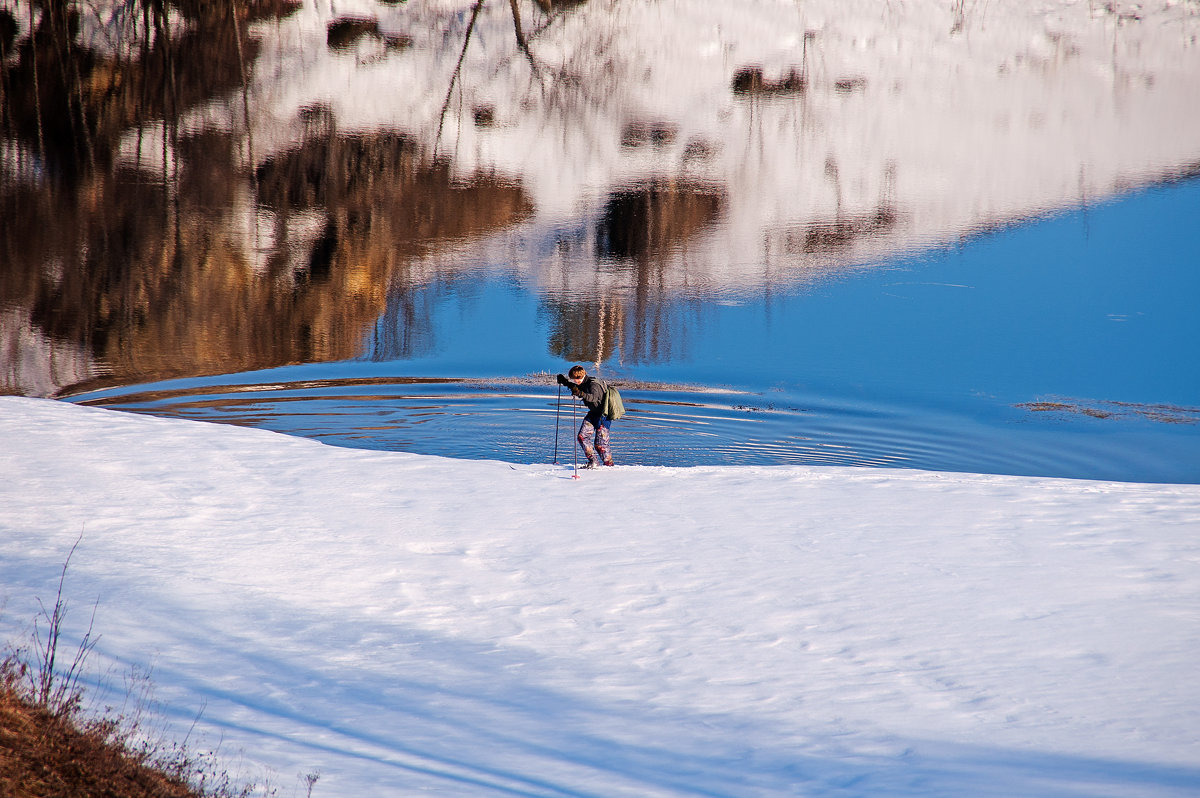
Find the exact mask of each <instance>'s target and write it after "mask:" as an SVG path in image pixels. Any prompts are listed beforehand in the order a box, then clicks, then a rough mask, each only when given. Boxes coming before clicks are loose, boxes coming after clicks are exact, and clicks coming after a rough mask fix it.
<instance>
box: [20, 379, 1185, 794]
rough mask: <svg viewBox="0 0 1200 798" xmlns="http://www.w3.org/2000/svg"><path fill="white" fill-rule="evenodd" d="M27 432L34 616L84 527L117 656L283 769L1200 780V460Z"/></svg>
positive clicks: (95, 417)
mask: <svg viewBox="0 0 1200 798" xmlns="http://www.w3.org/2000/svg"><path fill="white" fill-rule="evenodd" d="M623 423H625V422H621V423H619V424H618V425H617V427H616V428H615V430H614V444H615V446H616V451H617V454H618V457H619V452H620V449H619V447H620V438H621V429H620V427H621V424H623ZM630 423H636V421H633V422H630ZM549 438H550V433H548V440H547V451H548V452H549V447H550V440H549ZM0 440H3V441H4V445H3V446H2V447H0V477H2V479H0V581H2V584H3V592H4V596H3V599H4V601H5V609H4V612H3V615H2V616H0V626H2V629H3V631H4V632H5V634H6V637H7V638H8V639H10V640H11V639H14V638H16V637H18V636H20V635H21V634H24V633H26V632H27V631H28V624H29V621H30V619H31V618H33V616H34V615H35V614H36V612H37V606H38V605H37V600H38V599H40V600H42V601H43V602H47V601H51V602H52V601H53V598H54V590H55V586H56V584H57V580H58V576H59V573H60V570H61V568H62V563H63V560H64V558H65V556H66V554H67V552H68V551H69V549H70V548H71V545H72V544H73V543H74V542H75V541H76V539H77V538H81V542H80V543H79V547H78V550H77V551H76V553H75V555H74V559H73V560H72V561H71V566H70V570H69V573H68V577H67V594H68V597H69V599H70V600H71V603H72V608H73V609H72V611H71V614H70V615H69V616H68V626H69V629H68V630H67V631H68V633H69V635H73V636H75V638H76V639H77V637H78V635H80V634H82V632H83V630H84V629H85V628H86V625H87V623H88V620H89V618H90V614H91V613H90V609H91V605H92V604H93V602H95V603H96V620H95V627H96V632H97V633H98V634H100V635H101V639H100V643H99V646H98V648H97V649H96V652H95V654H94V657H95V658H94V660H93V666H94V668H95V669H96V672H97V673H99V674H107V676H104V675H100V676H92V677H90V678H91V679H92V683H93V687H94V689H96V690H103V689H104V684H105V683H106V682H107V683H111V684H113V685H115V688H116V691H117V692H120V689H121V683H122V682H121V680H122V677H121V676H120V674H122V673H124V672H126V671H128V670H130V669H140V670H145V669H152V674H151V680H152V682H153V684H154V686H155V690H156V693H155V695H156V697H157V699H158V700H159V701H160V702H161V703H162V706H163V711H164V713H165V715H166V719H167V722H168V723H169V724H170V725H171V727H172V729H173V733H174V734H176V736H177V738H182V736H183V735H184V734H189V740H190V741H191V742H192V743H193V744H196V743H197V742H199V744H200V745H202V746H219V750H220V752H221V754H222V755H223V756H224V757H226V761H227V762H230V763H232V764H231V767H233V768H234V769H235V770H236V771H237V772H238V773H239V775H242V776H243V777H245V778H250V779H255V780H257V781H258V782H259V783H260V784H262V783H264V781H265V782H266V783H268V784H270V785H273V786H274V787H276V788H278V789H279V790H280V794H282V795H303V794H304V793H305V789H306V785H305V783H304V775H305V774H308V773H313V772H318V771H319V773H320V779H319V781H318V783H317V785H316V787H315V789H314V791H313V794H314V795H316V796H322V795H325V796H333V795H336V796H352V795H412V794H419V793H424V792H428V793H432V794H437V795H471V796H480V795H529V796H561V795H587V796H621V795H630V796H633V795H636V796H669V795H731V796H733V795H736V796H775V795H836V796H888V795H922V796H961V795H973V796H1013V795H1023V796H1084V795H1087V796H1167V795H1175V796H1179V795H1198V794H1200V767H1197V764H1196V763H1197V762H1198V761H1200V758H1198V757H1200V683H1198V680H1197V679H1196V678H1195V662H1196V660H1197V655H1198V654H1200V535H1197V532H1200V486H1195V485H1148V484H1132V483H1105V482H1085V481H1070V480H1057V479H1034V478H1018V477H1004V476H980V475H972V474H954V473H929V472H920V471H911V470H909V471H906V470H889V469H853V468H824V467H821V468H815V467H701V468H690V469H673V468H657V467H618V468H616V469H611V470H607V469H606V470H602V471H598V472H584V473H582V474H581V479H579V480H573V479H571V478H570V476H571V473H570V469H569V468H564V467H562V466H553V465H515V466H514V465H510V464H507V463H504V462H500V461H456V460H450V459H444V458H437V457H430V456H420V455H412V454H406V453H388V452H370V451H362V450H350V449H342V448H336V447H331V446H326V445H323V444H320V443H318V442H314V441H311V440H304V439H298V438H292V437H288V436H283V435H278V434H275V433H270V432H265V431H262V430H253V429H243V428H236V427H229V426H220V425H212V424H204V423H200V422H193V421H183V420H171V419H158V418H151V417H144V416H137V415H133V414H124V413H118V412H115V411H108V410H101V409H96V408H87V407H80V406H75V405H70V404H65V403H57V402H53V401H49V400H41V399H25V398H15V397H6V398H0ZM498 454H502V453H498ZM197 715H199V720H198V721H197V722H196V723H195V728H194V729H192V730H191V732H190V733H189V732H188V729H189V728H190V727H191V726H192V723H193V720H194V719H195V718H196V716H197Z"/></svg>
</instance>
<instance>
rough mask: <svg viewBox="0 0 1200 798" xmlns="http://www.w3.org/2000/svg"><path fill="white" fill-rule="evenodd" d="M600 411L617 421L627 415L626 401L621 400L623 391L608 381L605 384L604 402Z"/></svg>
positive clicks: (610, 419)
mask: <svg viewBox="0 0 1200 798" xmlns="http://www.w3.org/2000/svg"><path fill="white" fill-rule="evenodd" d="M600 412H601V413H603V414H604V416H605V417H606V418H607V419H608V420H609V421H616V420H617V419H619V418H620V417H621V416H623V415H625V403H624V402H622V401H621V392H620V391H618V390H617V389H616V388H615V387H613V386H612V385H609V384H608V383H605V384H604V404H602V405H600Z"/></svg>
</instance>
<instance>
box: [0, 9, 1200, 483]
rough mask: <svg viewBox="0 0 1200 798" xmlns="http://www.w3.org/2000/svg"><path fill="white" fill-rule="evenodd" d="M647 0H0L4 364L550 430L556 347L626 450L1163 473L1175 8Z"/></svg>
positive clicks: (1176, 462) (565, 451)
mask: <svg viewBox="0 0 1200 798" xmlns="http://www.w3.org/2000/svg"><path fill="white" fill-rule="evenodd" d="M668 5H669V10H670V13H669V14H666V16H663V14H665V13H666V12H664V10H663V9H664V8H666V6H662V4H642V5H625V6H620V5H619V4H618V5H613V4H601V3H596V2H591V3H569V4H563V3H550V2H539V3H532V2H528V3H526V2H518V3H491V4H486V3H461V4H455V3H454V2H440V3H424V2H417V0H410V2H408V3H400V4H396V3H375V2H367V1H366V0H364V1H363V2H360V3H354V4H351V6H347V7H346V8H340V7H339V9H334V7H333V6H332V5H331V4H318V3H301V2H296V3H288V2H273V3H250V4H236V3H231V4H228V5H227V6H226V5H223V4H211V6H204V7H199V6H196V7H193V6H180V7H179V8H178V9H174V10H172V11H170V12H169V13H168V12H167V11H164V10H163V9H164V8H165V7H163V6H155V5H147V6H146V9H145V13H144V14H124V13H119V14H118V13H115V12H114V13H112V14H111V15H110V16H105V13H106V12H104V11H103V9H104V8H107V7H106V6H104V5H103V4H100V5H98V6H95V7H94V8H92V9H91V10H90V11H87V12H86V13H84V14H83V16H82V18H81V21H80V22H79V24H77V25H75V26H74V27H72V26H70V25H63V24H61V22H56V21H55V19H53V18H50V17H43V16H42V15H41V12H40V11H38V10H37V9H36V8H33V7H30V6H28V5H26V4H22V3H18V4H17V5H16V6H14V7H13V9H5V10H0V22H3V23H5V24H3V25H0V33H3V34H4V40H3V41H2V42H0V44H3V46H4V48H5V49H4V52H5V53H6V54H7V55H6V56H5V60H4V61H3V64H4V78H5V83H4V85H5V86H7V87H13V88H12V90H11V91H9V92H8V94H6V95H5V97H6V100H5V104H4V119H3V125H2V131H0V133H2V134H3V136H2V139H3V145H4V146H3V152H2V154H3V166H4V169H3V172H2V175H0V176H2V178H3V183H2V186H0V188H2V192H0V238H2V240H3V249H2V252H0V256H2V257H3V258H4V265H3V268H2V269H0V344H2V346H0V366H2V368H0V374H2V376H3V389H4V390H5V391H6V392H9V393H22V394H28V395H39V396H55V397H59V398H63V399H67V400H69V401H74V402H80V403H85V404H89V405H96V406H103V407H108V408H113V409H117V410H125V411H132V412H140V413H150V414H154V415H161V416H171V417H185V418H193V419H200V420H205V421H213V422H220V423H231V424H240V425H248V426H255V427H262V428H266V429H271V430H276V431H280V432H284V433H287V434H293V435H299V436H304V437H311V438H316V439H319V440H322V441H325V442H327V443H330V444H335V445H342V446H351V447H363V448H371V449H382V450H397V451H411V452H418V453H424V454H435V455H444V456H450V457H464V458H494V459H502V460H508V461H513V462H549V461H551V460H552V459H557V460H558V461H559V462H571V461H572V458H573V457H574V452H575V450H574V447H573V435H572V430H573V428H574V426H575V425H576V424H577V423H578V420H579V416H578V414H579V410H578V408H577V407H575V406H573V405H572V403H571V402H570V401H568V400H567V399H566V398H564V397H561V396H560V395H559V393H558V390H557V386H556V385H555V383H554V379H553V375H554V374H556V373H558V372H565V371H566V370H567V368H569V367H570V365H572V364H574V363H580V364H583V365H585V366H586V367H587V368H588V370H589V371H590V372H592V373H595V374H599V375H600V376H602V377H603V378H605V379H607V380H610V381H612V382H614V383H615V384H617V385H618V386H620V387H621V389H622V393H623V395H624V397H625V402H626V407H627V409H628V415H627V417H626V418H625V419H623V420H621V421H620V422H618V423H617V424H616V426H615V427H614V433H613V434H614V453H615V455H616V458H617V461H618V462H619V463H622V464H646V465H657V464H662V465H684V466H690V465H714V464H814V465H824V464H836V465H863V466H896V467H911V468H922V469H933V470H948V471H972V472H986V473H1003V474H1027V475H1044V476H1061V477H1073V478H1101V479H1117V480H1134V481H1169V482H1200V355H1198V352H1200V316H1198V315H1197V312H1196V307H1197V305H1198V301H1197V300H1200V222H1198V221H1197V220H1198V219H1200V178H1198V177H1197V175H1200V124H1198V118H1197V113H1198V112H1197V111H1196V106H1195V103H1194V102H1193V101H1191V99H1190V98H1194V97H1195V96H1197V91H1198V90H1200V48H1197V47H1195V46H1194V42H1195V41H1197V36H1198V35H1200V17H1197V16H1196V15H1194V14H1190V13H1187V12H1186V10H1183V11H1181V10H1180V8H1178V7H1177V6H1175V5H1172V4H1165V3H1161V4H1160V3H1151V4H1147V5H1146V6H1145V7H1144V8H1143V9H1142V10H1141V11H1140V12H1139V13H1140V16H1137V18H1136V19H1135V18H1133V17H1129V16H1125V17H1117V16H1115V15H1114V14H1110V13H1109V11H1108V10H1106V9H1095V8H1091V4H1088V7H1086V8H1082V7H1077V6H1078V5H1079V4H1073V3H1068V2H1063V3H1059V4H1053V3H1052V4H1049V5H1048V6H1047V8H1048V9H1051V10H1050V11H1047V10H1046V9H1043V10H1041V11H1038V12H1036V13H1035V12H1033V11H1030V10H1027V9H1021V8H1000V7H997V8H994V9H993V8H991V7H990V6H989V7H988V8H987V9H985V10H983V11H982V12H980V11H979V10H978V9H977V10H976V13H972V14H970V15H964V14H963V10H962V9H961V8H960V9H959V10H958V12H957V14H954V13H952V12H951V11H948V10H947V8H948V7H949V5H948V4H944V3H936V2H932V0H930V2H924V0H913V2H912V3H911V4H906V5H905V7H904V8H899V7H896V8H893V6H892V4H887V6H886V8H884V7H881V8H879V9H877V10H866V11H864V10H862V9H858V10H855V9H850V8H848V7H847V6H845V4H841V3H833V2H815V3H812V4H808V5H806V6H804V7H803V8H801V7H799V6H797V7H796V8H791V7H785V6H783V5H780V4H777V3H756V2H749V3H747V4H746V5H745V6H743V7H739V10H738V12H737V13H732V12H730V11H729V8H728V7H727V6H726V5H725V4H715V3H706V2H702V1H701V0H675V2H673V3H670V4H668ZM943 6H945V7H943ZM1051 7H1052V8H1051ZM114 8H117V7H115V6H114ZM1089 9H1090V10H1089ZM173 15H178V16H173ZM181 20H182V21H184V22H186V24H180V23H181ZM231 20H233V21H236V23H237V24H230V22H231ZM35 29H36V30H37V32H38V33H37V35H36V36H31V35H30V31H31V30H35ZM1189 42H1190V43H1189ZM35 54H36V58H35V57H34V56H35ZM51 67H53V68H51ZM1193 67H1194V68H1193ZM34 86H36V87H37V90H36V92H35V93H31V88H30V87H34Z"/></svg>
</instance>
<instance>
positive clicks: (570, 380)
mask: <svg viewBox="0 0 1200 798" xmlns="http://www.w3.org/2000/svg"><path fill="white" fill-rule="evenodd" d="M558 384H559V385H561V386H563V387H564V388H570V389H571V393H572V394H574V395H575V396H576V397H577V398H579V399H582V400H583V404H584V405H585V406H586V407H587V409H588V412H587V415H585V416H584V417H583V423H582V424H580V425H579V435H578V440H579V445H580V446H582V447H583V453H584V454H586V455H587V464H586V465H585V466H584V468H594V467H596V466H597V465H600V464H601V463H603V464H604V465H606V466H610V465H612V464H613V459H612V449H611V448H610V447H609V427H610V426H612V419H610V418H608V417H606V416H605V415H604V409H603V408H604V394H605V392H606V391H607V390H608V386H607V385H605V384H604V383H603V382H601V381H600V380H598V379H596V378H595V377H589V376H588V373H587V370H585V369H584V367H583V366H571V369H570V370H569V371H568V372H567V375H566V376H563V375H562V374H559V375H558ZM593 444H594V445H593Z"/></svg>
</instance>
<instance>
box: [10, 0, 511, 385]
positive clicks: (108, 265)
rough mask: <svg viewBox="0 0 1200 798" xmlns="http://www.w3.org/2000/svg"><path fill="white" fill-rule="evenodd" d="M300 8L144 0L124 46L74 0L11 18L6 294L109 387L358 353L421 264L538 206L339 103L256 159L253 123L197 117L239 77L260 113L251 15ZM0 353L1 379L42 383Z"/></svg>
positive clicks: (231, 91)
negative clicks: (349, 118)
mask: <svg viewBox="0 0 1200 798" xmlns="http://www.w3.org/2000/svg"><path fill="white" fill-rule="evenodd" d="M293 8H294V6H292V5H290V4H288V3H286V2H280V1H279V0H271V1H270V2H262V3H254V2H250V3H243V2H240V1H239V0H230V1H229V2H228V3H206V2H199V0H189V2H186V3H178V4H175V5H172V6H169V7H168V6H167V5H165V4H163V3H162V2H146V3H143V4H141V5H136V6H135V5H133V4H131V5H129V6H128V7H127V9H126V10H127V11H129V13H128V14H127V16H126V17H125V18H123V22H122V24H123V25H124V26H125V27H124V28H123V31H124V33H125V35H126V36H127V37H128V41H127V42H126V44H125V46H124V48H123V49H121V48H118V49H117V50H116V51H114V53H113V54H112V55H102V54H99V53H97V52H95V51H92V50H88V49H87V48H85V47H83V46H82V45H80V44H79V43H78V41H77V37H76V35H75V29H76V28H77V26H78V14H79V13H80V12H79V11H78V9H77V7H76V6H75V5H74V4H70V3H66V2H62V0H58V1H57V2H46V3H41V4H38V5H36V6H32V7H30V15H31V18H33V19H35V21H37V22H38V24H37V26H36V27H32V28H31V29H30V30H31V31H32V35H26V36H25V37H24V38H23V39H21V40H20V41H19V42H17V41H16V40H15V37H16V34H15V33H9V32H7V31H8V30H9V28H10V27H12V28H14V29H15V27H16V26H15V25H9V24H8V22H6V21H5V20H6V19H7V20H9V21H12V20H13V19H14V18H13V17H12V16H11V15H8V16H6V15H5V14H6V12H0V46H3V47H4V50H5V54H7V53H9V52H10V51H11V52H14V55H13V57H12V58H6V59H4V61H3V73H2V76H3V84H2V85H3V89H4V95H3V114H4V116H3V127H2V131H0V135H2V136H3V138H4V139H6V140H7V141H9V142H14V144H8V145H5V147H6V149H5V153H6V159H8V157H9V156H8V153H9V152H15V153H17V156H16V157H15V158H16V159H15V163H13V164H9V165H8V167H9V170H15V171H16V172H18V173H20V174H21V175H22V176H23V179H21V180H6V182H5V184H4V186H3V187H2V189H0V241H3V245H2V246H3V251H2V252H0V257H3V259H4V268H3V269H0V296H2V297H3V298H4V302H3V305H4V307H5V308H6V309H11V308H16V309H18V313H17V315H18V316H19V317H20V319H21V321H19V322H17V323H19V324H27V325H31V327H32V328H33V329H36V330H38V331H39V334H40V335H41V336H44V337H46V338H48V339H50V340H54V341H64V342H68V343H69V344H70V345H73V346H75V347H78V349H79V350H80V351H82V352H86V353H88V355H90V358H91V359H93V360H94V361H95V362H97V363H98V364H99V366H98V368H99V369H100V370H101V371H102V372H103V375H104V376H103V377H100V378H99V379H98V380H97V381H95V382H93V383H92V384H99V383H110V382H112V383H120V382H128V381H130V380H141V379H152V378H153V379H157V378H168V377H177V376H186V375H196V374H204V373H227V372H231V371H237V370H248V369H257V368H266V367H271V366H277V365H282V364H286V363H294V362H304V361H312V360H328V359H341V358H347V357H351V356H354V355H355V354H357V350H358V348H359V347H360V345H361V341H362V339H363V337H364V335H365V334H366V333H367V331H368V330H369V329H370V327H371V325H372V324H373V323H374V322H375V320H376V319H377V318H378V317H379V315H380V314H381V313H382V311H383V309H384V307H385V304H386V302H387V290H388V287H389V286H390V285H394V284H396V283H397V282H399V283H403V275H404V271H405V269H406V268H407V264H408V262H409V261H410V260H411V259H413V258H415V257H417V256H419V255H421V254H423V253H425V252H427V251H428V250H429V249H430V248H431V247H433V246H436V245H437V244H438V242H444V241H447V240H458V239H460V238H462V237H466V236H471V235H477V234H479V233H481V232H484V231H488V230H492V229H494V228H496V227H498V226H504V225H509V224H512V223H514V222H515V221H517V220H519V219H520V218H522V217H524V216H525V215H527V214H528V213H529V207H528V202H527V201H526V200H525V199H524V195H523V193H522V192H521V190H520V188H519V187H517V186H514V185H512V184H509V183H504V182H503V181H501V180H499V179H497V178H492V177H483V178H479V179H475V180H472V181H462V180H455V179H453V178H452V176H451V173H450V169H449V167H448V166H447V165H445V164H428V163H425V162H423V161H422V159H421V157H420V154H419V152H418V148H417V147H416V146H415V144H414V143H413V141H411V140H410V139H407V138H405V137H403V136H400V135H398V134H394V133H385V132H376V133H363V134H338V133H336V132H335V131H334V130H333V125H332V120H331V119H330V118H329V117H328V114H325V115H324V116H323V115H322V109H313V110H311V111H310V112H309V113H310V115H311V117H312V118H311V119H309V120H308V121H309V122H314V121H315V122H316V124H310V129H311V130H310V132H311V135H309V136H308V137H307V138H306V139H305V140H304V141H303V142H302V143H301V144H300V145H299V146H298V147H296V148H295V149H292V150H290V151H287V152H284V153H281V154H278V155H276V156H273V157H271V158H268V159H266V160H265V161H263V162H262V163H261V165H260V166H259V167H258V168H257V169H255V170H253V171H252V172H251V171H250V170H247V169H246V168H245V166H244V165H243V164H244V163H245V155H246V154H247V152H248V151H250V150H252V148H251V147H248V144H249V142H248V139H247V136H248V134H244V133H243V134H237V133H234V132H230V131H216V130H212V129H207V130H203V131H201V132H194V131H191V130H187V131H185V130H184V128H183V126H182V117H183V115H184V114H185V112H187V111H188V110H189V109H192V108H195V107H197V106H199V105H201V104H203V103H208V102H211V101H212V100H214V99H220V98H226V99H228V97H229V96H230V95H232V96H233V97H236V96H237V94H238V93H242V95H243V96H242V98H241V100H240V101H238V100H234V104H233V106H232V107H233V108H238V109H239V110H241V111H244V113H245V118H247V119H248V118H249V101H248V98H247V97H246V96H245V94H244V92H240V89H242V88H243V87H244V85H245V76H246V73H247V70H248V62H249V60H252V59H253V58H254V56H255V54H256V45H255V44H254V42H253V41H252V40H250V39H249V38H248V37H247V35H246V28H247V25H248V23H249V22H250V21H253V20H254V19H258V18H261V17H263V16H266V15H268V14H282V13H288V12H289V11H290V10H292V9H293ZM170 14H178V15H181V16H182V17H183V18H184V19H186V20H187V23H188V24H187V26H186V27H180V26H178V25H176V26H174V27H172V26H169V25H168V24H167V21H168V16H169V15H170ZM130 42H132V44H130ZM150 42H153V44H152V45H151V44H149V43H150ZM239 106H240V107H239ZM234 115H235V116H236V115H237V114H234ZM149 131H154V136H158V137H159V138H158V141H157V143H155V144H152V145H149V144H147V142H153V141H154V138H153V137H149V136H146V135H143V133H145V132H149ZM131 133H134V134H136V135H134V136H133V138H132V139H131V141H132V142H133V145H129V144H127V145H126V148H125V150H124V151H123V154H122V155H121V157H120V158H119V157H118V153H119V152H121V150H120V142H121V140H122V137H123V136H128V135H130V134H131ZM159 134H161V135H159ZM131 146H136V150H134V151H133V152H131V151H130V147H131ZM122 158H123V159H124V160H122ZM130 161H132V162H133V163H132V165H123V164H129V163H130ZM148 164H156V168H157V170H158V174H156V175H153V174H150V173H148V172H147V171H146V170H144V169H142V168H138V167H139V166H142V165H148ZM7 173H8V172H7V171H6V174H7ZM256 188H257V190H258V199H257V200H255V199H254V194H255V190H256ZM402 301H403V300H402ZM13 318H14V316H13V314H12V313H9V312H6V313H5V314H4V315H3V316H0V326H4V325H8V326H9V327H10V328H11V325H12V324H13V323H14V322H13ZM26 337H28V336H27V334H25V333H23V332H20V331H17V332H15V333H14V331H13V330H12V329H8V330H5V329H0V339H14V338H21V339H24V338H26ZM2 343H3V340H0V344H2ZM18 357H20V353H17V354H15V355H14V354H12V353H4V352H0V361H3V360H5V359H11V360H12V362H16V360H15V358H18ZM0 366H3V370H4V372H5V376H4V377H3V378H2V379H3V386H4V388H5V389H7V390H10V391H11V390H21V389H22V386H24V385H27V384H28V381H27V380H24V379H23V377H22V375H21V374H20V373H16V372H15V367H14V366H12V365H11V364H9V363H3V362H0ZM16 371H19V369H16ZM99 373H100V372H99V371H97V369H96V368H93V369H91V370H90V371H89V370H77V371H76V373H75V374H74V377H73V378H72V379H71V381H77V380H80V379H84V378H86V377H89V376H97V375H98V374H99Z"/></svg>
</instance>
